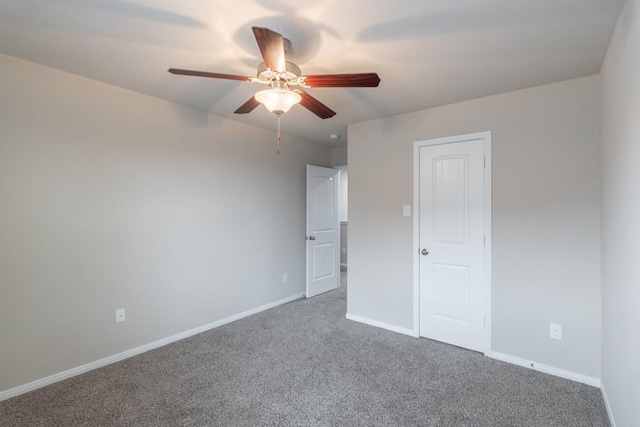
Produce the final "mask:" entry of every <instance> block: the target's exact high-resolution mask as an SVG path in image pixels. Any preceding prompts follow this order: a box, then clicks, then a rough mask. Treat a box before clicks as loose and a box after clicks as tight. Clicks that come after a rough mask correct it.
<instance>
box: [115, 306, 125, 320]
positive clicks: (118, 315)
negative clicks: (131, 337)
mask: <svg viewBox="0 0 640 427" xmlns="http://www.w3.org/2000/svg"><path fill="white" fill-rule="evenodd" d="M118 322H124V308H119V309H117V310H116V323H118Z"/></svg>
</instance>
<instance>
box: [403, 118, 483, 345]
mask: <svg viewBox="0 0 640 427" xmlns="http://www.w3.org/2000/svg"><path fill="white" fill-rule="evenodd" d="M479 139H481V140H482V141H483V147H484V161H485V168H484V235H485V247H484V280H483V287H484V291H483V295H484V311H485V316H486V317H485V328H484V335H485V336H484V354H485V356H490V355H491V131H486V132H477V133H470V134H466V135H456V136H449V137H445V138H435V139H428V140H424V141H415V142H414V143H413V211H414V212H413V247H414V250H413V335H414V336H415V337H419V336H420V254H419V250H420V203H419V202H420V148H421V147H426V146H430V145H440V144H450V143H454V142H465V141H473V140H479Z"/></svg>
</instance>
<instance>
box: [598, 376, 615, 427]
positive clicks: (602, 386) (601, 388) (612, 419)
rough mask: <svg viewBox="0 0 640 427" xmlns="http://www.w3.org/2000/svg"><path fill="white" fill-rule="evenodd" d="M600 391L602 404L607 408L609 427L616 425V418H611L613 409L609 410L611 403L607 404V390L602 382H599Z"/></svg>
mask: <svg viewBox="0 0 640 427" xmlns="http://www.w3.org/2000/svg"><path fill="white" fill-rule="evenodd" d="M600 391H602V399H604V406H605V408H607V415H609V424H611V427H616V420H615V418H613V411H612V410H611V405H609V399H608V398H607V392H606V391H605V389H604V384H601V386H600Z"/></svg>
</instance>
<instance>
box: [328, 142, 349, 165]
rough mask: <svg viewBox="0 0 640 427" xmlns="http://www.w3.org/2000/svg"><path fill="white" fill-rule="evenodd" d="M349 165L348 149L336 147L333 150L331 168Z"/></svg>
mask: <svg viewBox="0 0 640 427" xmlns="http://www.w3.org/2000/svg"><path fill="white" fill-rule="evenodd" d="M346 165H347V147H346V146H344V147H334V148H332V149H331V166H334V167H335V166H346Z"/></svg>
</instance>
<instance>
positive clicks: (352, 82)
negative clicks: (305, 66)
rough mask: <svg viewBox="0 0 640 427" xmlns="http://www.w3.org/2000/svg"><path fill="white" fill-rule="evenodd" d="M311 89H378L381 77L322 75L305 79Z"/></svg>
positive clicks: (375, 74)
mask: <svg viewBox="0 0 640 427" xmlns="http://www.w3.org/2000/svg"><path fill="white" fill-rule="evenodd" d="M305 81H306V83H307V84H308V85H309V86H311V87H378V85H379V84H380V77H378V74H377V73H359V74H322V75H311V76H306V77H305Z"/></svg>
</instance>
